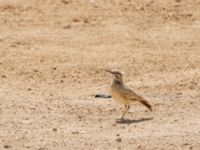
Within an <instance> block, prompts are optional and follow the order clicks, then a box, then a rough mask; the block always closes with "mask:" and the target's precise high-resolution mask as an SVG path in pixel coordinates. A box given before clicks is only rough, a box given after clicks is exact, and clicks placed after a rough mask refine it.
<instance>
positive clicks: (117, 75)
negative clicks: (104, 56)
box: [106, 70, 123, 81]
mask: <svg viewBox="0 0 200 150" xmlns="http://www.w3.org/2000/svg"><path fill="white" fill-rule="evenodd" d="M106 71H107V72H109V73H111V74H112V75H113V77H114V80H118V81H122V78H123V74H122V73H121V72H119V71H110V70H106Z"/></svg>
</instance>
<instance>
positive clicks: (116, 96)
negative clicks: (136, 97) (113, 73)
mask: <svg viewBox="0 0 200 150" xmlns="http://www.w3.org/2000/svg"><path fill="white" fill-rule="evenodd" d="M111 94H112V98H113V100H114V101H116V102H117V103H120V104H125V105H128V104H129V101H128V100H127V99H125V98H123V97H122V96H120V95H119V94H118V93H117V92H116V91H115V90H111Z"/></svg>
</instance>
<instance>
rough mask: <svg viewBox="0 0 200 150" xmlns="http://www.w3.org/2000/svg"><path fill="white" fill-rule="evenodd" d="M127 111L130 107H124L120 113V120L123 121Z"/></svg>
mask: <svg viewBox="0 0 200 150" xmlns="http://www.w3.org/2000/svg"><path fill="white" fill-rule="evenodd" d="M129 109H130V106H129V105H125V109H124V111H123V113H122V117H121V120H124V116H125V114H126V113H127V112H128V110H129Z"/></svg>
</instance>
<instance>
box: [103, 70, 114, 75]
mask: <svg viewBox="0 0 200 150" xmlns="http://www.w3.org/2000/svg"><path fill="white" fill-rule="evenodd" d="M105 71H107V72H109V73H111V74H113V72H112V71H110V70H108V69H106V70H105Z"/></svg>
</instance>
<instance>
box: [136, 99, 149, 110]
mask: <svg viewBox="0 0 200 150" xmlns="http://www.w3.org/2000/svg"><path fill="white" fill-rule="evenodd" d="M138 101H139V102H140V103H141V104H142V105H144V106H146V107H147V108H148V109H149V110H150V111H152V106H151V105H150V104H149V102H148V101H146V100H144V99H140V100H138Z"/></svg>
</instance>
